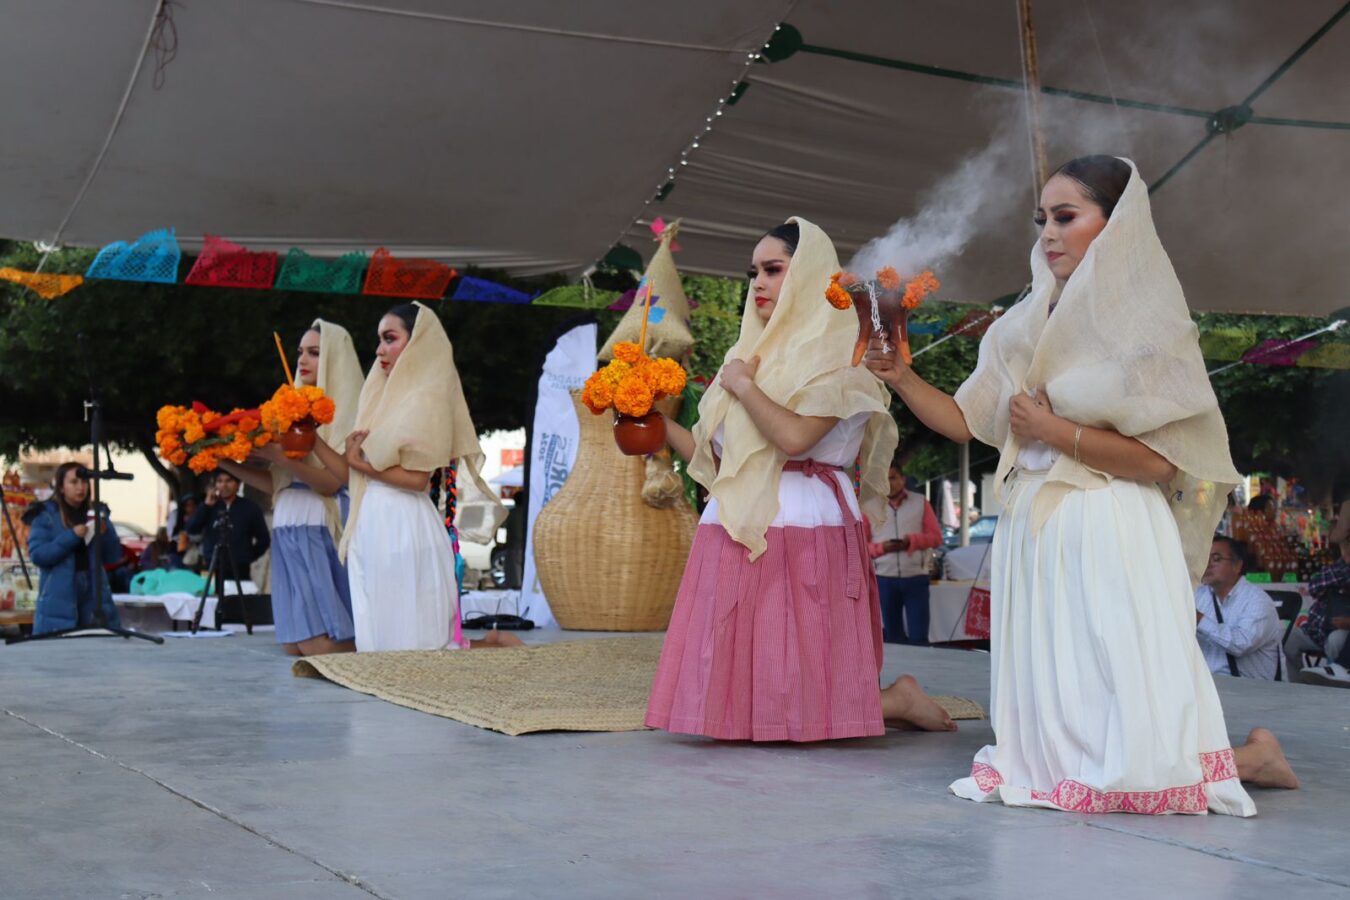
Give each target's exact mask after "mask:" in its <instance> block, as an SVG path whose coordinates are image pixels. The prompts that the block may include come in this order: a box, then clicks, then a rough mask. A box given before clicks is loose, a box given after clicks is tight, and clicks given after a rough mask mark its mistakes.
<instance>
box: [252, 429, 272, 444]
mask: <svg viewBox="0 0 1350 900" xmlns="http://www.w3.org/2000/svg"><path fill="white" fill-rule="evenodd" d="M270 443H272V433H271V432H270V431H264V432H261V433H259V435H258V436H257V437H255V438H254V439H253V446H255V447H266V446H267V445H268V444H270Z"/></svg>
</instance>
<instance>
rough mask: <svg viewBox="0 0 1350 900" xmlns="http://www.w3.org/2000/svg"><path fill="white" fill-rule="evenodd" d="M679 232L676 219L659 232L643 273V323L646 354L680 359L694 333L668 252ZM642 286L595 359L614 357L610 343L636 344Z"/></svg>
mask: <svg viewBox="0 0 1350 900" xmlns="http://www.w3.org/2000/svg"><path fill="white" fill-rule="evenodd" d="M677 231H679V222H673V223H671V225H670V227H669V228H667V229H666V230H665V232H664V233H662V235H661V246H659V247H657V248H656V255H654V256H653V257H652V261H651V262H650V263H648V264H647V271H646V273H645V274H644V275H643V279H644V280H645V281H649V282H650V283H651V285H652V314H651V319H650V320H649V321H648V323H647V347H646V351H647V355H648V356H651V357H653V358H659V357H663V356H668V357H671V358H672V359H678V360H683V359H684V356H685V354H686V353H688V352H689V350H690V349H691V348H692V347H693V346H694V335H693V334H692V333H691V332H690V331H689V298H688V297H686V296H685V295H684V288H683V286H681V284H680V273H679V272H678V271H677V270H676V268H675V257H674V256H673V255H672V254H671V252H670V244H671V242H672V241H673V240H674V239H675V233H676V232H677ZM644 292H645V291H644V289H639V290H638V295H637V297H636V298H634V300H633V305H632V306H631V307H629V309H628V312H627V313H625V314H624V317H623V318H622V319H620V320H619V325H618V327H617V328H615V329H614V333H613V334H611V335H610V336H609V340H607V341H605V346H604V347H603V348H602V349H601V350H600V353H599V354H598V358H599V359H600V361H601V362H609V361H610V360H611V359H613V358H614V345H615V344H617V343H618V342H620V341H629V342H631V343H637V340H638V336H639V335H640V334H641V333H642V300H643V296H644Z"/></svg>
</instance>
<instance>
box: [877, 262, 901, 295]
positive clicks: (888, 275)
mask: <svg viewBox="0 0 1350 900" xmlns="http://www.w3.org/2000/svg"><path fill="white" fill-rule="evenodd" d="M877 284H879V285H881V286H882V287H883V288H885V289H886V290H888V291H898V290H900V273H899V272H897V271H895V267H894V266H886V267H885V268H882V269H878V270H877Z"/></svg>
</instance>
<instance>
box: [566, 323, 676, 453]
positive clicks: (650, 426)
mask: <svg viewBox="0 0 1350 900" xmlns="http://www.w3.org/2000/svg"><path fill="white" fill-rule="evenodd" d="M686 379H687V376H686V374H685V371H684V367H683V366H681V365H680V364H679V363H678V362H676V361H675V360H673V359H667V358H663V359H652V358H651V357H649V356H647V355H646V354H645V353H643V352H642V348H641V347H640V346H639V345H637V344H633V343H627V342H621V343H618V344H615V345H614V358H613V359H612V360H610V362H609V364H608V365H606V366H605V367H604V368H603V369H600V370H599V371H597V372H595V373H594V374H593V375H591V377H590V378H588V379H586V385H585V387H584V388H583V389H582V392H581V402H582V403H584V404H586V408H587V409H589V410H590V411H591V412H592V413H594V414H595V415H597V416H598V415H601V414H603V413H604V412H605V410H608V409H612V410H614V441H615V443H617V444H618V445H619V449H620V450H621V451H623V452H624V453H625V454H627V455H629V456H644V455H647V454H651V453H655V452H657V451H658V450H660V449H661V448H662V447H663V446H664V445H665V441H666V423H665V419H663V418H662V417H661V414H660V413H658V412H654V411H653V410H652V404H654V403H656V402H657V401H658V400H662V399H664V398H666V397H674V396H678V395H679V394H680V393H681V392H683V391H684V386H685V382H686Z"/></svg>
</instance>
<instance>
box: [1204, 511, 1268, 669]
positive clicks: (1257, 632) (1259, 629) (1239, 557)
mask: <svg viewBox="0 0 1350 900" xmlns="http://www.w3.org/2000/svg"><path fill="white" fill-rule="evenodd" d="M1246 565H1247V548H1246V547H1245V546H1244V545H1243V544H1242V542H1241V541H1235V540H1233V539H1232V538H1230V537H1224V536H1223V535H1215V536H1214V545H1213V547H1212V548H1211V551H1210V555H1209V566H1208V567H1207V568H1206V569H1205V574H1204V576H1203V577H1202V579H1201V581H1202V583H1201V585H1200V587H1198V588H1197V589H1196V591H1195V621H1196V628H1195V636H1196V639H1197V640H1198V641H1199V642H1200V650H1201V651H1202V652H1203V653H1204V655H1205V662H1206V663H1208V664H1209V668H1210V671H1211V672H1214V673H1215V674H1216V675H1240V676H1242V677H1243V678H1264V679H1266V680H1267V681H1272V680H1278V679H1279V677H1280V668H1281V666H1280V638H1281V634H1280V619H1279V616H1278V615H1277V614H1276V611H1275V601H1274V600H1271V599H1270V595H1269V594H1267V593H1266V592H1265V591H1263V590H1261V589H1260V588H1259V587H1257V586H1256V585H1254V584H1252V583H1251V582H1249V581H1248V580H1247V579H1246V578H1244V577H1242V573H1243V571H1244V569H1245V568H1246Z"/></svg>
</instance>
